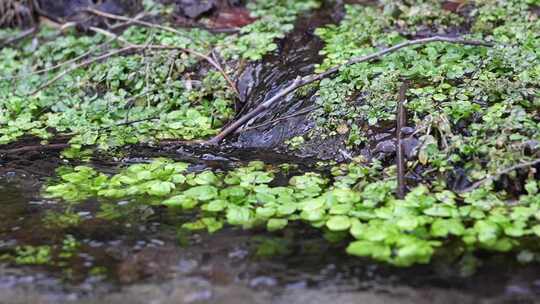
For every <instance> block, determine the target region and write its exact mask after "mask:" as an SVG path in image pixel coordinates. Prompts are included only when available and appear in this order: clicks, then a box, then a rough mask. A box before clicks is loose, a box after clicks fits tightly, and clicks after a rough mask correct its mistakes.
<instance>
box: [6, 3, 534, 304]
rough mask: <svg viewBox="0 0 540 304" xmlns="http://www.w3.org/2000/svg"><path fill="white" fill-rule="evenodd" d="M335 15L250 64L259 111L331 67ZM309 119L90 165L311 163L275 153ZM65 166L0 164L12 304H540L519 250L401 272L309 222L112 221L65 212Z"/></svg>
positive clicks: (140, 212) (150, 211)
mask: <svg viewBox="0 0 540 304" xmlns="http://www.w3.org/2000/svg"><path fill="white" fill-rule="evenodd" d="M321 11H322V10H321ZM326 11H337V13H335V14H336V15H335V16H334V15H328V14H326V15H321V14H320V11H319V12H314V13H312V14H311V15H309V16H305V17H303V18H302V19H301V20H300V21H299V23H298V24H297V27H296V30H295V31H294V32H293V33H292V34H291V35H289V36H288V37H287V38H286V39H285V40H283V41H282V42H281V44H280V51H279V52H278V53H277V54H275V55H270V56H267V57H266V58H265V60H264V61H263V62H262V63H257V64H253V65H250V66H248V67H247V68H246V69H245V71H244V73H243V74H242V76H241V78H240V81H239V85H240V89H241V92H242V94H243V96H244V100H245V106H246V109H249V108H250V107H252V106H253V105H256V104H257V103H259V102H261V101H262V100H263V99H264V98H265V97H268V96H271V95H272V94H274V93H275V92H276V91H278V90H279V89H280V88H281V87H283V86H284V85H286V82H287V81H290V80H292V79H293V78H294V77H295V76H296V75H298V74H301V75H302V74H307V73H310V72H311V71H312V69H313V65H314V64H315V63H317V62H320V60H321V58H320V57H319V56H318V50H319V49H320V47H321V42H320V41H318V40H317V39H316V38H315V37H314V36H313V29H314V28H315V27H317V26H320V25H322V24H325V23H331V22H337V21H338V20H339V18H340V14H339V10H328V9H327V10H326ZM312 102H313V97H305V98H304V99H303V100H296V101H294V102H293V101H292V100H290V99H289V100H285V101H284V102H282V103H281V104H279V105H277V106H276V107H274V108H273V109H272V111H271V112H267V113H263V114H261V115H260V116H259V117H257V118H256V119H255V120H254V121H252V122H251V123H250V126H253V125H257V124H259V123H261V122H263V121H268V120H272V119H274V118H276V117H279V116H283V115H289V114H293V113H296V112H298V111H299V110H301V109H303V108H306V107H309V106H311V105H312ZM310 127H312V123H311V122H310V121H309V119H306V116H297V117H294V118H291V119H288V120H283V121H280V122H279V123H277V122H276V123H272V124H269V125H266V126H265V127H261V128H254V129H251V130H245V131H244V132H242V133H241V134H240V135H239V137H238V139H237V140H236V141H235V143H234V144H233V146H238V147H241V149H235V148H231V149H229V150H227V151H220V152H217V151H212V150H201V149H190V148H186V147H180V148H175V149H169V150H168V151H165V152H163V151H162V152H160V153H157V154H152V153H155V151H144V150H142V151H134V152H133V153H132V155H131V156H130V158H126V159H122V160H119V161H114V162H112V161H111V162H105V161H103V160H101V161H94V162H92V163H91V164H92V165H93V166H94V167H96V168H99V169H100V170H101V171H104V172H115V171H117V170H118V168H119V167H120V166H121V165H125V164H126V163H133V162H139V161H144V160H145V159H147V158H149V157H153V156H158V155H159V156H166V157H171V158H175V159H177V160H181V161H186V162H190V163H192V164H194V166H193V168H195V169H197V168H198V169H203V168H212V169H216V170H227V169H228V168H230V167H233V166H234V165H235V164H237V163H238V162H239V161H248V160H253V159H259V160H262V161H265V162H269V163H283V162H288V163H291V162H292V163H298V164H299V165H300V169H301V170H302V169H306V168H309V167H310V164H311V163H312V161H310V160H309V159H297V158H294V157H292V156H289V155H283V154H278V153H275V152H273V151H272V150H269V149H270V148H275V147H277V146H279V145H280V144H281V143H282V142H283V140H284V139H287V138H290V137H292V136H295V135H296V134H301V133H303V132H305V130H306V129H309V128H310ZM295 132H297V133H295ZM246 147H249V148H256V149H255V150H254V149H249V150H248V149H246ZM334 148H335V147H334ZM319 150H320V149H319ZM333 151H334V152H335V149H334V150H333ZM326 155H327V156H328V155H331V153H327V154H326ZM61 164H62V160H60V159H59V158H57V157H56V156H55V155H50V154H40V153H33V154H31V155H29V156H28V155H22V156H21V158H18V159H3V160H1V162H0V206H2V212H0V258H2V261H3V262H1V263H0V303H102V304H104V303H130V304H131V303H310V304H317V303H370V304H371V303H374V304H376V303H536V302H538V303H540V301H539V300H538V299H537V298H538V296H539V295H540V271H539V270H540V266H539V265H521V264H519V263H518V262H517V261H516V259H515V257H513V256H508V255H507V256H499V255H494V254H489V255H487V254H486V255H485V256H482V257H481V258H482V261H483V264H482V265H477V267H476V268H475V269H474V272H471V271H469V272H468V273H467V271H466V270H467V269H469V270H470V269H471V268H470V267H469V268H467V267H465V266H466V265H464V264H466V263H467V261H461V263H460V264H459V265H458V264H455V263H445V262H436V263H433V264H430V265H425V266H414V267H411V268H407V269H401V268H395V267H390V266H387V265H383V264H378V263H374V262H373V261H370V260H365V259H359V258H355V257H350V256H347V255H346V254H345V251H344V246H345V245H344V244H341V243H330V242H328V241H326V240H325V239H324V237H323V235H321V233H319V232H318V231H315V230H313V229H310V228H309V227H304V226H298V225H297V226H293V227H288V228H287V229H285V230H284V231H280V232H279V233H269V232H266V231H264V230H260V231H257V230H249V231H244V230H241V229H237V228H225V229H223V230H221V231H219V232H217V233H215V234H211V235H210V234H207V233H186V232H185V231H182V230H180V229H179V228H178V227H179V226H180V225H181V224H182V223H183V222H187V221H189V220H190V218H192V216H193V215H191V214H185V213H184V214H183V213H177V212H172V211H170V210H167V209H165V208H157V207H148V206H131V205H130V204H129V203H127V202H124V201H117V202H114V206H113V207H114V208H112V209H111V210H109V213H110V214H109V218H110V219H104V217H103V216H97V215H98V214H99V213H100V212H103V210H101V209H100V206H99V203H98V202H96V201H88V202H85V203H84V204H81V205H76V206H75V205H74V206H71V207H68V211H69V212H67V213H66V206H65V205H63V204H60V203H59V202H58V201H55V200H47V199H45V198H43V197H42V196H41V195H40V193H41V189H42V187H43V184H44V183H46V181H47V179H48V178H50V177H53V176H54V169H55V168H57V167H58V166H59V165H61ZM66 214H76V215H78V216H80V218H82V220H81V221H80V222H79V223H77V224H76V225H69V226H66V227H63V226H62V225H59V224H58V222H61V221H59V220H58V218H59V217H60V216H62V215H66ZM105 218H106V217H105ZM55 219H56V221H55ZM67 220H68V219H66V218H63V221H64V222H65V221H67ZM55 223H56V224H55ZM25 246H32V247H25ZM24 248H27V250H29V249H28V248H34V249H35V248H41V249H42V250H45V251H46V254H45V255H46V256H47V259H46V262H45V263H41V264H42V265H41V266H36V265H30V264H35V263H29V262H28V260H24V259H20V260H10V259H6V258H5V257H6V255H9V254H13V253H14V252H17V250H19V256H23V257H24V256H25V254H24V253H23V254H21V250H25V249H24ZM26 256H28V257H31V256H36V252H30V253H28V252H26ZM442 260H443V261H444V259H442Z"/></svg>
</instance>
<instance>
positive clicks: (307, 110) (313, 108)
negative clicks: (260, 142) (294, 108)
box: [236, 106, 320, 133]
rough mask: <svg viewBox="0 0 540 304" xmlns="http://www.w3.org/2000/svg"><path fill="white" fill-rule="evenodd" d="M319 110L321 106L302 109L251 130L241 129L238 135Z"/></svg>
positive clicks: (253, 127)
mask: <svg viewBox="0 0 540 304" xmlns="http://www.w3.org/2000/svg"><path fill="white" fill-rule="evenodd" d="M318 108H320V107H319V106H311V107H307V108H304V109H302V110H301V111H298V112H296V113H293V114H290V115H286V116H282V117H278V118H276V119H272V120H269V121H265V122H263V123H261V124H259V125H256V126H251V127H249V128H243V129H239V130H237V131H236V133H242V132H246V131H249V130H254V129H258V128H261V127H264V126H267V125H269V124H273V123H275V122H278V121H282V120H286V119H289V118H293V117H297V116H301V115H304V114H308V113H309V112H312V111H314V110H316V109H318Z"/></svg>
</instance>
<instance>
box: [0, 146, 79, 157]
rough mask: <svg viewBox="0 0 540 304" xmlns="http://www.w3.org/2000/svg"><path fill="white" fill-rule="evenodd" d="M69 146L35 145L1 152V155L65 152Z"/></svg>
mask: <svg viewBox="0 0 540 304" xmlns="http://www.w3.org/2000/svg"><path fill="white" fill-rule="evenodd" d="M69 146H70V145H69V144H49V145H35V146H25V147H20V148H14V149H7V150H0V155H7V154H19V153H25V152H31V151H34V152H42V151H48V150H63V149H65V148H69Z"/></svg>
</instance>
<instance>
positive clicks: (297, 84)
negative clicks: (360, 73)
mask: <svg viewBox="0 0 540 304" xmlns="http://www.w3.org/2000/svg"><path fill="white" fill-rule="evenodd" d="M432 42H447V43H454V44H463V45H475V46H486V47H491V46H493V44H491V43H487V42H484V41H476V40H466V39H462V38H452V37H444V36H433V37H429V38H422V39H416V40H409V41H405V42H403V43H399V44H396V45H394V46H392V47H389V48H385V49H382V50H380V51H377V52H375V53H373V54H370V55H366V56H360V57H354V58H352V59H350V60H349V61H347V62H345V63H343V64H341V65H338V66H335V67H333V68H330V69H328V70H327V71H325V72H323V73H320V74H312V75H308V76H304V77H297V78H296V79H295V80H293V82H292V83H291V84H290V85H288V86H287V87H285V88H284V89H282V90H281V91H279V92H278V93H277V94H276V95H274V96H273V97H271V98H270V99H268V100H266V101H264V102H262V103H261V104H259V105H258V106H257V107H256V108H255V109H253V110H251V111H250V112H248V113H246V114H245V115H244V116H242V117H240V118H239V119H238V120H236V121H235V122H234V123H232V124H230V125H229V126H227V127H226V128H224V129H223V130H222V131H221V132H220V133H219V134H217V135H216V136H215V137H213V138H212V139H210V140H208V141H206V143H207V144H211V145H215V144H218V143H219V142H220V141H222V140H223V139H224V138H225V137H227V136H228V135H229V134H231V133H233V132H234V131H235V130H236V129H238V128H239V127H241V126H242V125H244V124H245V123H246V122H247V121H248V120H250V119H251V118H253V117H255V116H257V115H258V114H259V113H261V112H263V111H265V110H267V109H268V108H269V107H270V106H271V105H273V104H274V103H275V102H276V101H278V100H280V99H281V98H283V97H285V96H287V95H288V94H290V93H292V92H294V91H296V90H297V89H299V88H301V87H303V86H306V85H308V84H310V83H313V82H316V81H319V80H322V79H324V78H327V77H329V76H331V75H333V74H335V73H337V72H338V71H339V70H340V69H341V68H343V67H346V66H349V65H353V64H357V63H361V62H368V61H371V60H374V59H378V58H380V57H382V56H384V55H386V54H389V53H392V52H395V51H397V50H399V49H402V48H405V47H409V46H413V45H419V44H427V43H432Z"/></svg>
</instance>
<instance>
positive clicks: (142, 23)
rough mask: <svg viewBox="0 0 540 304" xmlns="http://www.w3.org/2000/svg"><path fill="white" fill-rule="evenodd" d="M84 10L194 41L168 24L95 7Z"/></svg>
mask: <svg viewBox="0 0 540 304" xmlns="http://www.w3.org/2000/svg"><path fill="white" fill-rule="evenodd" d="M85 11H86V12H88V13H91V14H94V15H96V16H100V17H105V18H108V19H113V20H120V21H125V22H129V23H132V24H137V25H140V26H144V27H149V28H156V29H160V30H163V31H167V32H171V33H175V34H177V35H180V36H182V37H184V38H186V39H189V40H190V41H191V42H195V41H193V39H192V38H191V37H189V36H187V35H186V33H183V32H180V31H178V30H176V29H174V28H172V27H169V26H165V25H161V24H155V23H152V22H147V21H144V20H140V19H136V18H130V17H126V16H120V15H114V14H110V13H107V12H103V11H100V10H97V9H94V8H87V9H85Z"/></svg>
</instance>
